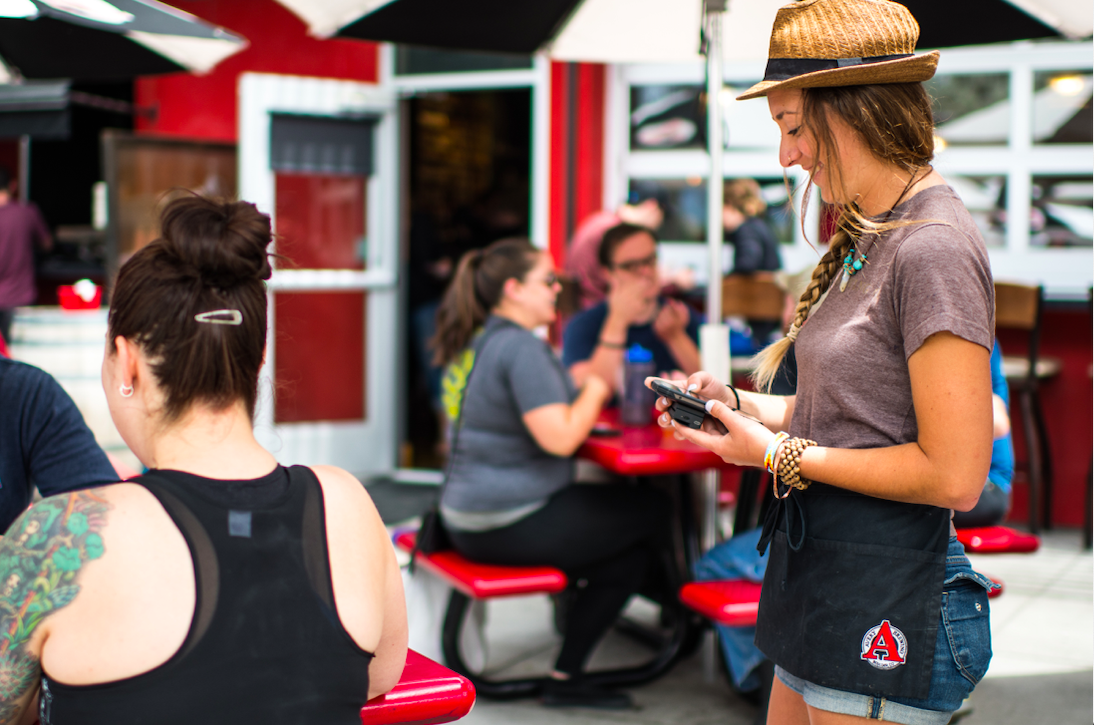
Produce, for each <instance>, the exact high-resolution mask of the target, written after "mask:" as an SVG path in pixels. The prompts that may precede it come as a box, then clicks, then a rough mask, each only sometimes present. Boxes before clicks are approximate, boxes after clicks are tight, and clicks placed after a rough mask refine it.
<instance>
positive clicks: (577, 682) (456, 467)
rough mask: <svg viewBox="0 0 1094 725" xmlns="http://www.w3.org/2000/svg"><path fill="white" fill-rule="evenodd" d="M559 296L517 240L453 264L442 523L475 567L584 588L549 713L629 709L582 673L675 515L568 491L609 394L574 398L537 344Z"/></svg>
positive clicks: (642, 502)
mask: <svg viewBox="0 0 1094 725" xmlns="http://www.w3.org/2000/svg"><path fill="white" fill-rule="evenodd" d="M559 290H560V285H559V283H558V278H557V277H556V276H555V270H554V264H553V262H552V260H551V256H550V255H549V254H547V253H545V252H543V251H542V250H539V249H536V248H535V247H533V246H532V244H531V243H530V242H528V241H527V240H525V239H509V240H502V241H499V242H496V243H494V244H492V245H490V246H489V247H487V248H486V249H485V250H481V251H480V250H476V251H472V252H468V253H467V254H466V255H465V256H464V257H463V259H462V260H461V261H460V264H459V267H458V268H457V270H456V275H455V278H454V279H453V281H452V285H451V287H449V289H448V292H447V293H446V294H445V298H444V300H443V302H442V303H441V308H440V310H439V311H438V314H437V337H436V338H435V349H436V350H437V359H438V361H439V362H442V363H443V364H445V365H446V366H447V371H446V374H445V383H444V387H445V392H446V395H447V396H448V399H447V401H446V405H447V407H448V411H449V413H448V414H449V418H450V421H451V423H450V429H451V430H452V431H453V432H452V437H451V441H452V443H451V448H452V452H451V458H450V462H449V471H448V480H447V483H446V485H445V488H444V493H443V497H442V500H441V506H440V510H441V518H442V520H443V521H444V525H445V529H446V530H447V532H448V534H449V537H450V538H451V541H452V544H453V546H454V547H455V549H456V550H457V551H459V552H460V553H461V554H463V555H464V556H466V557H467V558H468V559H471V560H472V561H477V562H483V563H487V564H501V565H507V566H540V565H546V566H554V567H557V568H559V569H562V570H563V571H564V572H566V575H567V576H568V577H570V580H571V581H572V582H578V581H582V580H583V581H584V582H586V584H585V585H584V586H581V587H577V588H576V589H575V590H574V591H575V594H574V598H573V600H572V602H571V603H570V606H569V608H568V610H567V611H568V614H567V616H566V618H565V625H564V626H563V630H562V634H563V641H562V649H561V651H560V652H559V654H558V658H557V660H556V661H555V665H554V669H553V671H552V672H551V676H550V680H549V682H548V683H547V686H546V688H545V690H544V694H543V701H544V704H545V705H549V706H555V707H568V706H584V707H600V708H611V709H617V708H627V707H629V706H630V704H631V701H630V698H629V697H628V696H627V695H626V694H624V693H619V692H613V691H610V690H606V689H604V688H602V687H598V686H596V685H594V684H592V683H590V682H588V681H587V680H586V679H585V677H584V672H585V664H586V662H587V660H588V658H589V655H590V654H591V653H592V651H593V648H594V647H595V646H596V644H597V643H598V642H599V641H600V639H601V638H602V637H603V636H604V634H605V633H606V632H607V631H608V629H609V628H610V627H611V626H612V624H613V623H614V622H615V620H616V619H617V617H618V616H619V613H620V612H621V611H622V609H623V607H624V606H625V605H626V603H627V601H628V600H629V599H630V597H631V595H632V594H633V593H635V592H637V591H639V590H640V588H641V587H642V585H643V583H644V581H645V579H646V576H647V570H649V569H650V568H651V567H650V564H651V562H653V561H654V560H656V557H657V551H658V549H659V548H660V544H661V543H664V541H665V540H666V537H667V532H668V519H667V511H668V510H669V508H670V505H669V503H668V501H667V500H666V499H665V497H663V496H662V495H661V493H660V492H659V491H657V490H654V489H652V488H650V487H646V486H633V485H627V484H619V483H613V484H603V485H575V484H574V483H573V482H574V461H573V455H574V452H575V451H576V450H577V449H578V447H579V446H580V445H581V444H582V443H583V442H584V441H585V439H586V438H587V437H588V435H589V433H590V431H592V429H593V426H594V425H595V424H596V420H597V416H598V414H599V413H600V409H601V407H602V406H603V405H604V403H605V402H607V400H608V398H609V397H610V396H611V388H610V387H609V386H608V385H607V384H606V383H605V382H604V381H603V380H602V379H601V378H600V377H598V376H597V375H595V374H589V375H586V376H585V377H584V382H583V385H582V388H581V390H580V392H578V391H577V390H575V389H574V386H573V383H572V382H571V381H570V377H569V376H568V375H567V374H566V371H565V370H564V369H563V368H562V366H561V365H560V364H559V361H558V358H557V357H555V354H554V352H553V351H552V350H551V348H550V346H549V345H548V344H547V343H546V342H545V341H543V340H542V339H540V338H539V337H537V336H536V335H535V333H534V332H533V331H534V330H535V329H536V328H538V327H541V326H543V325H547V324H550V323H551V322H553V321H554V319H555V303H556V300H557V298H558V293H559Z"/></svg>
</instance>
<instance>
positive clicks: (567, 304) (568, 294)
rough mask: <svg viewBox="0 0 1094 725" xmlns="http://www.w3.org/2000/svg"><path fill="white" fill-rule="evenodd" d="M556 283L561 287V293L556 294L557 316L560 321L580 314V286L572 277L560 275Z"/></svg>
mask: <svg viewBox="0 0 1094 725" xmlns="http://www.w3.org/2000/svg"><path fill="white" fill-rule="evenodd" d="M558 283H559V284H560V285H562V291H561V292H559V293H558V316H559V318H560V319H562V320H568V319H570V318H571V317H573V316H574V315H575V314H577V313H578V312H581V289H580V285H578V283H577V280H576V279H574V278H573V277H569V276H566V275H562V274H560V275H559V276H558Z"/></svg>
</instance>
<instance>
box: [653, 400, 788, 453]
mask: <svg viewBox="0 0 1094 725" xmlns="http://www.w3.org/2000/svg"><path fill="white" fill-rule="evenodd" d="M657 422H658V424H660V425H661V426H662V427H665V428H667V427H670V426H671V427H672V429H673V433H674V434H675V436H676V437H677V438H680V439H683V440H688V441H691V442H692V443H695V444H696V445H698V446H702V447H703V448H706V449H707V450H708V451H711V452H712V453H716V454H718V455H719V456H721V457H722V460H723V461H725V462H726V463H732V464H734V465H737V466H762V465H763V460H764V453H765V452H766V451H767V446H768V444H769V443H770V442H771V439H772V438H774V437H775V434H774V433H772V432H771V431H770V430H768V429H767V428H766V427H765V426H764V425H763V424H762V423H760V422H759V421H757V420H754V419H752V418H750V417H747V416H744V415H741V414H740V413H737V412H736V411H734V410H733V409H731V408H730V407H729V406H728V405H726V404H725V403H723V402H722V401H720V400H711V401H709V402H708V403H707V416H706V418H704V419H703V425H702V427H700V428H699V430H695V429H693V428H689V427H687V426H686V425H682V424H680V423H677V422H676V421H675V420H673V419H672V416H671V415H669V414H668V413H662V414H661V415H660V417H659V418H658V419H657Z"/></svg>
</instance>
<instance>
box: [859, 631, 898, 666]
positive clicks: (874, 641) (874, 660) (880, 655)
mask: <svg viewBox="0 0 1094 725" xmlns="http://www.w3.org/2000/svg"><path fill="white" fill-rule="evenodd" d="M907 656H908V639H907V638H906V637H905V636H904V633H903V632H901V631H900V630H899V629H897V628H896V627H894V626H893V625H892V624H890V623H889V620H888V619H884V620H882V622H881V624H879V625H877V626H875V627H871V628H870V629H869V630H868V631H867V632H866V634H865V635H864V636H863V638H862V659H864V660H866V661H867V662H869V663H870V664H871V665H873V666H874V667H876V668H878V669H879V670H891V669H893V668H894V667H899V666H900V665H902V664H904V662H905V660H906V659H907Z"/></svg>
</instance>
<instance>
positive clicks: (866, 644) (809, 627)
mask: <svg viewBox="0 0 1094 725" xmlns="http://www.w3.org/2000/svg"><path fill="white" fill-rule="evenodd" d="M949 533H950V511H949V509H941V508H937V507H935V506H925V505H919V504H906V503H898V502H895V501H887V500H883V499H878V498H872V497H870V496H864V495H862V494H858V493H854V492H851V491H846V490H843V489H838V488H835V487H832V486H827V485H825V484H820V483H815V484H813V485H812V486H810V487H809V488H808V489H807V490H806V491H798V490H793V491H792V492H791V494H790V496H789V497H788V498H786V499H783V500H781V501H778V502H776V505H774V506H772V507H771V508H770V509H769V511H768V516H767V520H766V521H765V523H764V534H763V536H762V537H761V539H760V545H759V548H760V551H761V552H762V551H763V550H764V549H765V548H766V546H767V545H768V544H769V543H770V546H771V556H770V558H769V561H768V564H767V573H766V575H765V576H764V583H763V591H762V593H761V596H760V609H759V616H758V620H757V623H756V646H757V647H759V648H760V650H761V651H763V653H764V654H765V655H767V656H768V657H769V658H770V659H771V660H772V661H773V662H775V664H777V665H779V666H780V667H782V668H783V669H784V670H786V671H787V672H789V673H790V674H792V675H794V676H796V677H800V678H802V679H804V680H808V681H809V682H812V683H814V684H817V685H822V686H824V687H830V688H833V689H837V690H845V691H849V692H858V693H862V694H870V695H881V696H886V697H906V698H926V697H927V696H928V692H929V689H930V682H931V667H932V664H933V660H934V650H935V637H936V635H937V633H938V621H939V611H940V610H941V607H942V583H943V579H944V578H945V571H946V547H947V544H948V542H949Z"/></svg>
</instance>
